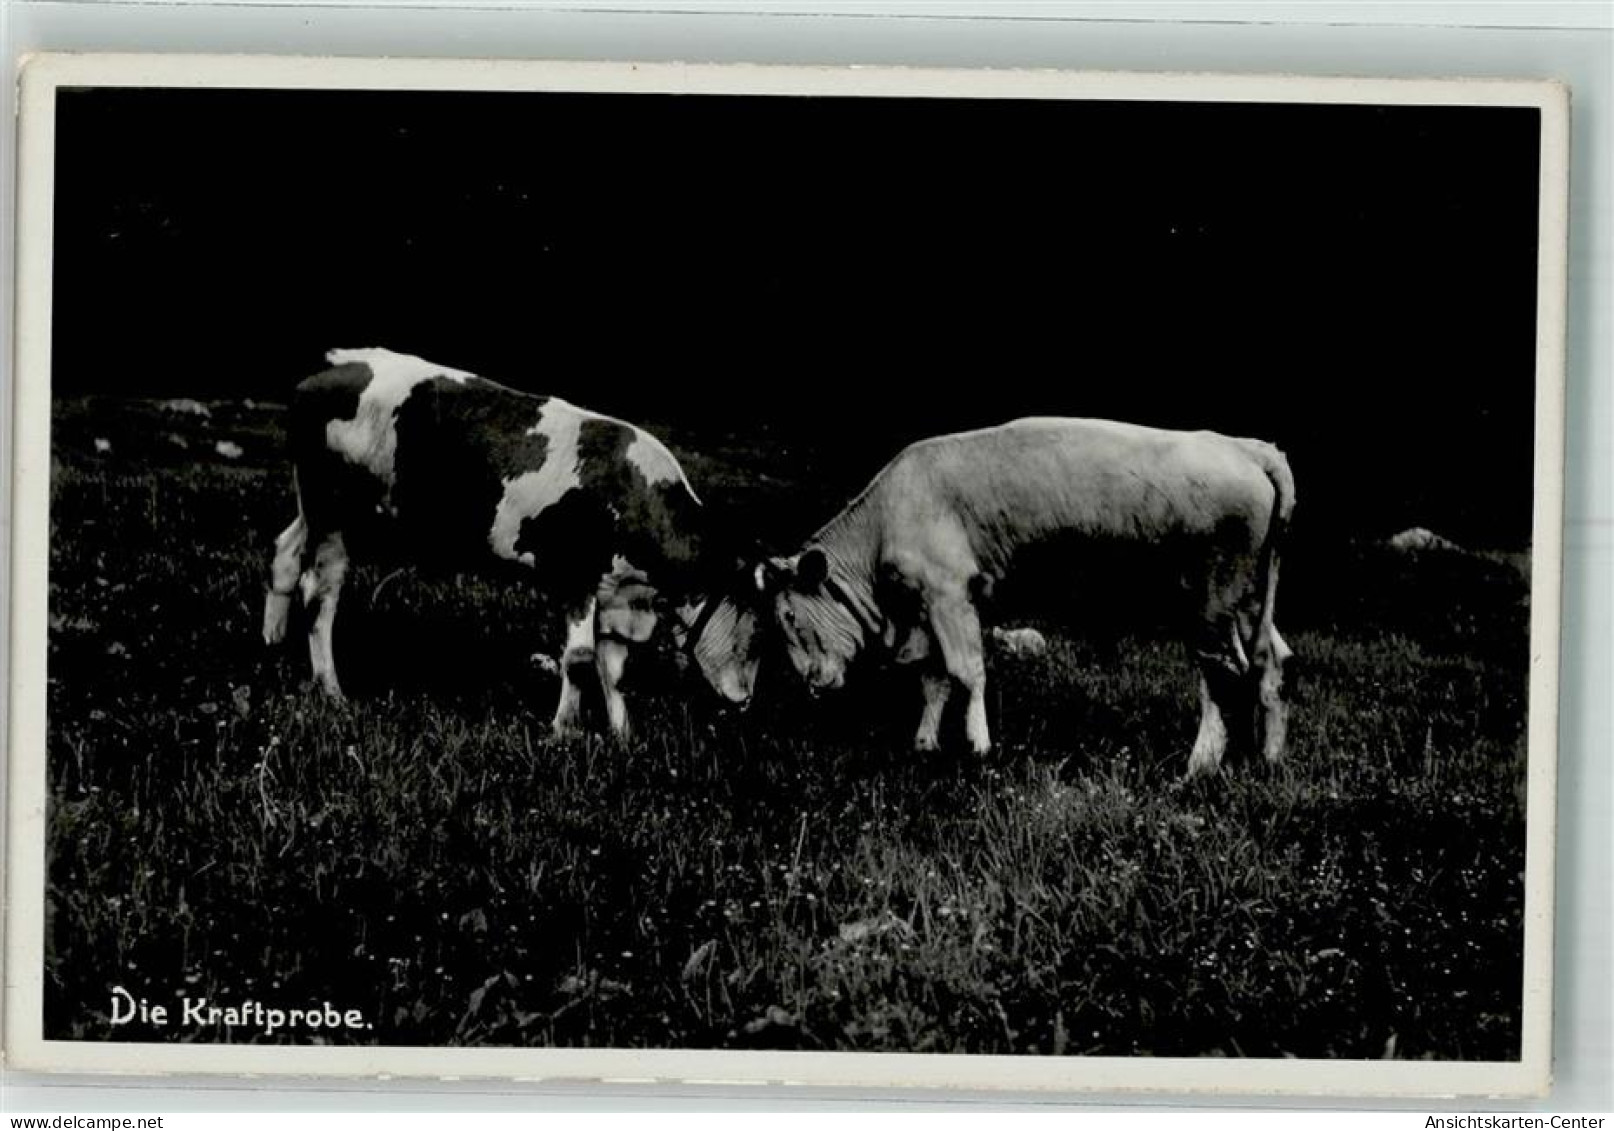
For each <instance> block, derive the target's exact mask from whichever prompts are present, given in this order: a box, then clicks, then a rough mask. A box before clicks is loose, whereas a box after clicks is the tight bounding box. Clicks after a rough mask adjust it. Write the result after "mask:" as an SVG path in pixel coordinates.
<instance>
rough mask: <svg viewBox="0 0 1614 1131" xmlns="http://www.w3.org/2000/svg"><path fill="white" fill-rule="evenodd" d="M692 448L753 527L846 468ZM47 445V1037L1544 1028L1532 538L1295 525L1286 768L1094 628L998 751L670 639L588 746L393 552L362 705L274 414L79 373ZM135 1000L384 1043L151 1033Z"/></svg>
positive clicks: (1114, 1047)
mask: <svg viewBox="0 0 1614 1131" xmlns="http://www.w3.org/2000/svg"><path fill="white" fill-rule="evenodd" d="M672 439H673V440H674V443H675V445H677V446H679V449H680V455H681V456H684V455H685V454H686V453H688V456H687V461H686V467H687V468H688V470H689V472H690V474H691V477H692V478H693V479H694V480H695V482H696V483H697V485H698V486H699V487H700V488H701V489H702V490H703V493H705V494H706V495H708V496H709V497H718V498H726V501H727V502H728V503H730V504H731V505H732V507H733V508H734V510H735V513H737V514H743V513H746V512H747V508H750V510H751V511H752V512H754V513H757V514H762V513H772V512H771V511H770V505H771V504H772V503H773V502H774V501H775V500H776V499H781V498H785V497H789V496H790V492H792V491H793V490H795V491H805V490H808V489H809V488H807V487H806V486H805V484H806V483H809V482H812V481H813V477H812V476H810V475H807V474H805V473H803V474H802V476H801V479H800V481H799V482H798V483H795V484H793V483H791V482H788V481H785V480H783V479H779V478H771V477H769V476H767V475H762V474H758V473H756V472H755V471H754V469H753V468H750V467H748V466H747V464H746V458H747V456H748V454H751V453H748V452H747V451H746V445H745V441H744V440H743V438H742V439H734V438H728V439H726V440H723V441H721V442H719V441H713V442H711V443H709V444H707V445H703V446H702V448H701V451H702V452H704V453H705V455H704V456H698V455H695V454H693V452H691V450H690V449H691V443H692V440H691V438H688V437H680V436H678V435H677V434H674V435H673V436H672ZM98 440H99V441H102V443H101V444H97V442H96V441H98ZM221 441H227V442H229V443H232V444H235V445H238V446H239V448H240V454H238V455H236V454H230V453H231V452H232V451H233V449H227V450H226V452H225V453H221V452H220V451H219V450H218V449H217V447H216V445H217V444H218V443H219V442H221ZM53 449H54V453H55V468H54V476H53V483H52V531H53V533H52V543H51V550H50V564H51V589H50V618H51V635H50V656H49V666H48V672H49V711H50V746H49V752H48V753H49V782H50V798H51V805H50V823H49V900H48V904H49V909H50V918H49V923H48V928H47V930H48V939H47V955H48V957H47V966H48V968H47V971H46V1012H47V1017H46V1034H47V1036H51V1037H56V1038H72V1037H78V1038H89V1039H107V1038H111V1039H141V1040H150V1039H173V1040H236V1041H246V1040H275V1041H278V1040H287V1039H295V1040H301V1041H307V1040H310V1039H315V1040H337V1041H361V1042H378V1043H386V1044H410V1045H436V1044H449V1043H465V1044H490V1045H568V1046H604V1045H612V1046H652V1047H655V1046H684V1047H725V1048H742V1047H750V1048H801V1049H854V1050H914V1051H927V1050H930V1051H968V1052H1025V1053H1051V1054H1106V1055H1133V1054H1152V1055H1226V1056H1302V1057H1313V1056H1327V1057H1351V1058H1380V1057H1401V1058H1442V1059H1444V1058H1511V1057H1514V1056H1516V1055H1517V1051H1518V1039H1519V994H1520V981H1521V976H1522V974H1521V972H1522V963H1521V951H1522V903H1523V894H1524V887H1523V877H1522V870H1523V856H1524V847H1523V843H1524V839H1523V830H1524V813H1523V810H1522V772H1523V733H1524V722H1525V717H1524V716H1525V687H1526V685H1525V679H1526V656H1527V648H1526V629H1525V625H1526V605H1525V602H1526V599H1527V590H1528V586H1527V582H1526V579H1525V577H1524V576H1523V574H1522V572H1521V571H1520V569H1519V568H1518V565H1517V564H1516V563H1515V562H1512V561H1510V560H1507V559H1505V558H1503V557H1501V556H1491V557H1486V556H1479V555H1459V554H1442V553H1435V554H1426V555H1423V556H1420V557H1414V558H1408V557H1404V556H1398V555H1394V554H1391V553H1390V552H1388V551H1386V550H1381V549H1378V548H1375V547H1374V546H1372V545H1370V544H1366V543H1356V544H1353V545H1349V546H1347V545H1338V546H1329V545H1320V546H1314V547H1310V548H1307V547H1305V546H1301V547H1297V550H1296V552H1295V553H1294V554H1292V555H1291V556H1290V558H1289V561H1288V562H1287V564H1286V565H1285V576H1284V582H1283V590H1282V592H1281V593H1280V603H1279V609H1280V624H1282V625H1283V627H1284V630H1285V634H1286V636H1287V637H1288V639H1289V641H1290V643H1291V644H1292V645H1293V646H1294V648H1295V651H1296V653H1297V656H1298V660H1297V663H1296V670H1297V679H1296V684H1295V687H1294V689H1293V695H1292V701H1293V703H1294V711H1293V720H1292V728H1291V755H1290V758H1289V760H1288V762H1287V763H1286V764H1285V765H1284V766H1283V767H1281V768H1279V769H1277V770H1275V771H1267V770H1265V769H1263V768H1260V767H1249V766H1234V767H1230V768H1229V770H1228V772H1225V773H1223V774H1222V775H1221V776H1220V778H1219V779H1217V780H1214V781H1209V782H1203V783H1195V784H1192V785H1186V786H1185V785H1182V784H1180V783H1179V781H1178V778H1179V775H1180V774H1181V771H1182V769H1183V767H1184V764H1185V758H1186V752H1187V749H1188V746H1189V745H1190V743H1191V741H1192V738H1193V728H1194V725H1195V722H1196V707H1195V699H1194V694H1193V687H1192V685H1191V683H1190V680H1189V676H1188V666H1187V660H1186V657H1185V655H1184V654H1183V653H1182V652H1181V650H1180V649H1179V647H1178V646H1176V645H1175V644H1171V643H1168V642H1165V641H1162V640H1157V639H1153V638H1151V637H1147V636H1138V635H1126V634H1124V633H1123V634H1115V633H1106V634H1101V635H1098V636H1093V637H1084V636H1082V635H1078V634H1076V633H1074V632H1073V631H1071V629H1070V628H1069V626H1060V625H1044V626H1042V627H1044V628H1045V629H1046V630H1047V631H1048V633H1049V635H1050V641H1051V648H1050V651H1049V654H1048V655H1047V656H1045V657H1042V658H1040V659H1037V660H1021V661H1016V660H1013V659H1011V658H1009V657H996V658H994V659H993V661H992V664H991V669H990V681H991V682H990V689H991V693H992V696H993V703H992V707H993V720H994V724H995V736H996V738H997V740H998V742H999V748H998V749H997V750H996V751H994V753H993V754H992V755H991V756H990V757H988V758H986V759H984V760H983V759H975V758H972V757H969V756H968V755H966V754H963V753H944V754H943V755H941V756H936V757H919V756H916V755H914V754H912V753H910V752H908V750H907V741H908V738H909V735H910V734H911V729H912V726H913V723H914V720H915V713H916V711H917V706H918V692H917V689H916V688H914V687H912V686H910V684H909V682H908V681H907V680H905V679H903V680H897V679H892V680H890V681H879V680H870V681H865V686H864V687H862V688H860V689H853V690H849V691H847V692H846V693H844V694H843V695H842V696H841V697H839V698H836V699H830V700H824V701H821V702H819V703H817V704H815V705H814V706H813V707H812V708H811V709H809V708H808V706H807V705H806V704H805V703H804V702H802V701H801V700H800V699H798V697H797V696H796V695H795V694H793V693H792V691H791V689H790V688H789V687H788V685H787V684H786V681H785V680H783V679H776V680H774V681H772V683H771V684H770V683H769V682H767V680H766V677H765V682H764V685H763V687H762V692H763V701H762V702H760V703H759V704H758V705H757V707H756V708H755V709H753V710H752V711H751V712H749V713H746V714H744V715H739V716H736V715H727V714H723V713H720V712H719V711H717V710H716V709H715V707H714V706H713V705H711V704H710V703H708V702H707V701H706V700H705V699H703V698H698V697H695V696H693V695H692V694H690V693H689V692H690V688H689V686H688V685H686V684H681V683H680V682H679V677H678V676H677V674H676V673H675V672H674V670H673V668H672V665H671V664H670V662H669V661H668V659H667V657H665V656H651V657H636V658H635V659H634V660H633V661H632V666H631V669H630V674H631V675H632V676H633V677H634V679H635V680H636V684H637V689H636V696H635V698H634V699H633V706H634V708H635V709H636V711H637V718H638V723H639V726H638V738H637V740H636V742H635V744H634V745H633V746H632V747H631V748H628V749H621V748H617V747H613V746H611V745H609V744H606V743H603V742H601V741H599V740H591V741H578V742H573V743H567V744H560V745H556V744H552V743H551V742H550V741H549V739H548V736H547V720H548V718H549V715H550V713H551V711H552V710H553V706H554V700H555V694H556V688H555V686H554V677H553V676H549V675H545V674H544V673H543V672H542V671H541V670H540V669H539V668H538V666H537V665H536V664H535V663H533V662H532V660H531V659H530V657H531V654H532V653H535V652H547V653H550V654H553V653H554V652H555V651H557V650H558V649H557V645H558V643H559V638H560V632H559V624H558V620H557V619H556V618H555V617H554V616H553V615H552V614H551V611H550V610H548V609H546V608H545V606H544V603H543V601H542V599H541V598H540V597H539V596H537V595H535V594H532V593H529V592H527V591H525V590H523V589H522V588H521V587H520V586H519V585H514V584H509V583H507V582H506V581H503V580H499V579H490V578H481V577H471V576H456V577H431V576H421V575H418V574H415V573H404V574H402V575H399V576H397V577H395V578H393V579H392V580H390V581H388V583H387V584H386V585H385V586H383V587H381V588H380V589H379V590H377V589H376V583H377V582H378V581H380V580H381V578H382V576H383V575H384V573H385V572H386V571H385V570H384V569H364V568H363V563H359V567H360V568H359V570H358V572H356V574H355V577H354V580H353V582H352V583H351V584H350V586H349V589H348V591H347V593H346V594H345V595H344V597H343V605H342V616H341V618H340V619H339V621H338V625H337V630H336V638H337V649H338V655H339V662H340V663H342V665H343V680H344V684H345V685H346V687H347V689H348V691H349V693H350V696H352V700H351V702H350V703H348V704H346V705H340V706H338V705H332V704H329V703H326V702H324V701H322V700H321V699H320V698H318V697H317V696H316V695H314V694H313V693H311V692H310V690H309V689H308V687H307V679H308V663H307V656H306V650H305V649H304V648H303V647H302V646H301V643H300V641H296V642H294V643H293V644H292V646H291V647H289V648H287V649H280V650H268V649H265V647H264V646H263V644H262V642H261V640H260V638H259V634H258V633H259V624H260V618H261V613H262V593H263V581H264V571H265V567H266V563H267V554H268V549H269V545H270V542H271V540H272V538H273V535H274V533H275V532H276V531H277V530H278V529H279V528H280V527H281V526H283V525H284V524H285V523H286V522H287V521H289V519H290V518H291V516H292V513H293V509H292V508H293V504H292V499H291V493H290V476H289V472H288V471H287V469H286V468H285V466H284V461H283V459H282V457H281V454H280V440H279V433H278V416H277V414H276V413H275V412H274V411H272V410H271V409H270V408H268V407H266V406H252V405H249V404H240V403H233V404H230V403H221V404H214V405H212V406H211V414H210V415H209V416H208V417H205V418H204V417H203V416H201V415H199V414H196V413H194V412H185V411H179V410H177V409H174V408H164V407H162V406H159V405H157V404H155V403H152V402H112V401H72V402H65V403H61V404H59V405H58V407H57V413H56V417H55V420H54V436H53ZM827 455H828V454H827V453H801V454H800V456H799V459H798V460H797V463H798V465H799V466H800V467H802V468H807V467H810V466H812V460H813V459H814V458H817V459H819V460H827ZM761 462H762V461H761V460H760V459H759V460H758V461H757V463H758V464H760V463H761ZM778 462H779V461H778V460H771V461H769V466H776V465H777V464H778ZM863 474H866V472H862V473H860V475H859V478H861V476H862V475H863ZM1301 486H1302V499H1304V495H1303V492H1304V484H1303V483H1302V485H1301ZM821 489H822V490H823V491H826V492H831V491H834V490H839V484H835V485H833V486H831V487H824V488H821ZM820 501H821V500H820ZM1302 505H1304V502H1302ZM801 513H802V508H801V507H799V506H798V507H796V508H793V510H792V511H791V512H790V514H789V515H787V517H791V516H799V515H800V514H801ZM1303 517H1304V516H1303ZM804 533H806V531H805V530H797V531H795V534H796V535H797V536H798V537H799V536H800V535H802V534H804ZM114 985H120V986H123V987H125V988H126V989H128V990H129V991H130V992H131V993H132V994H134V995H135V996H137V997H144V998H146V999H148V1000H149V1001H151V1002H153V1003H157V1002H164V1001H166V1002H175V1001H177V1000H178V999H179V998H180V997H181V995H188V996H189V997H191V998H193V999H194V998H198V997H207V998H209V999H213V1000H216V1001H220V1002H221V1003H235V1002H239V1001H240V1000H241V999H243V998H248V997H250V998H253V999H255V1000H262V1001H268V1002H271V1003H283V1004H284V1005H286V1006H288V1007H301V1006H305V1005H318V1004H319V1003H320V1002H322V1001H329V1002H330V1003H331V1004H332V1005H333V1006H336V1007H337V1008H339V1009H350V1008H351V1009H358V1010H360V1011H361V1012H362V1014H363V1016H364V1018H365V1019H366V1020H367V1023H368V1024H369V1025H370V1026H372V1027H371V1028H368V1029H365V1030H363V1031H360V1032H352V1033H349V1032H339V1033H337V1034H334V1035H317V1036H312V1037H311V1036H310V1035H308V1034H306V1033H304V1034H298V1035H295V1036H288V1034H286V1033H285V1032H281V1033H277V1034H274V1035H272V1036H265V1035H263V1034H262V1033H259V1032H255V1031H252V1030H249V1029H244V1028H236V1029H228V1030H227V1029H224V1028H195V1027H189V1028H182V1027H174V1026H170V1027H153V1026H151V1025H144V1024H140V1023H138V1022H136V1023H131V1024H128V1025H123V1026H120V1027H116V1028H114V1027H113V1026H112V1025H111V1024H110V1023H109V1020H108V1009H109V1001H110V991H111V987H112V986H114Z"/></svg>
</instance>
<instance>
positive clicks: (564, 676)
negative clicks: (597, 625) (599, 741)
mask: <svg viewBox="0 0 1614 1131" xmlns="http://www.w3.org/2000/svg"><path fill="white" fill-rule="evenodd" d="M595 659H596V654H595V646H594V598H593V597H590V598H589V599H588V600H587V601H585V602H583V604H581V605H579V606H577V607H575V608H573V609H572V610H571V611H570V612H568V613H567V614H566V649H565V651H564V652H562V653H561V657H560V703H559V704H558V705H556V707H555V718H554V721H553V722H552V723H551V724H550V730H551V731H552V732H553V733H554V736H555V737H556V738H566V737H568V736H570V735H573V734H576V733H577V732H578V731H580V730H581V729H582V723H581V717H582V707H583V691H582V688H580V687H578V685H577V680H576V677H575V675H574V670H576V669H582V668H588V667H592V666H594V664H595Z"/></svg>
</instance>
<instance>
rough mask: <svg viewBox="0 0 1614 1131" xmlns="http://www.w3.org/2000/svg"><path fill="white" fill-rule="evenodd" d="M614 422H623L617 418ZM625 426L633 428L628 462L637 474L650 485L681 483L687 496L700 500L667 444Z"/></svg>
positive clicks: (642, 431) (641, 430)
mask: <svg viewBox="0 0 1614 1131" xmlns="http://www.w3.org/2000/svg"><path fill="white" fill-rule="evenodd" d="M614 423H617V424H622V423H623V422H622V421H620V420H618V421H615V422H614ZM626 427H629V428H633V443H631V444H629V445H628V453H627V454H628V462H629V463H631V464H632V465H633V466H634V467H636V468H638V470H639V474H640V475H642V476H644V481H645V482H646V483H648V484H650V485H651V486H652V487H654V486H656V485H657V484H660V483H682V484H683V485H684V490H686V491H688V492H689V497H690V498H692V499H694V500H695V501H696V502H697V503H698V502H700V496H698V495H696V494H695V488H693V487H691V486H690V485H689V480H688V479H687V478H686V477H685V476H684V469H683V468H682V467H681V466H680V465H679V463H678V460H677V459H676V458H675V457H674V456H673V454H672V452H670V451H668V450H667V446H666V445H665V444H663V443H662V442H661V441H660V440H658V439H656V438H655V437H654V436H652V435H651V434H650V433H648V432H646V431H644V430H643V429H640V428H634V426H633V425H631V424H628V425H626Z"/></svg>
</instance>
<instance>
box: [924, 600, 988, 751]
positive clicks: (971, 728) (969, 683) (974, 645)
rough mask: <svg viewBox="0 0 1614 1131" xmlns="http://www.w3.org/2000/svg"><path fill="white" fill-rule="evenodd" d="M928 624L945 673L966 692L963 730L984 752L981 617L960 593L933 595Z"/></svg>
mask: <svg viewBox="0 0 1614 1131" xmlns="http://www.w3.org/2000/svg"><path fill="white" fill-rule="evenodd" d="M930 627H931V632H932V634H933V635H934V636H935V637H936V643H937V645H939V646H940V648H941V654H942V662H943V663H944V664H945V666H946V668H947V673H948V674H949V675H951V676H952V677H953V678H954V679H956V680H958V682H959V683H961V684H963V685H964V689H965V690H966V691H968V692H969V706H968V707H967V708H966V710H965V714H964V733H965V735H966V737H968V738H969V743H970V749H971V750H973V751H975V753H977V754H985V753H986V752H987V751H988V750H990V749H991V748H992V736H991V734H990V732H989V731H988V730H987V726H986V657H985V654H984V652H983V651H982V648H981V618H980V617H979V616H977V615H976V613H975V606H974V605H972V604H970V601H969V598H968V597H966V596H964V595H963V594H962V593H958V594H945V595H941V596H938V597H932V598H931V601H930Z"/></svg>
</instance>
